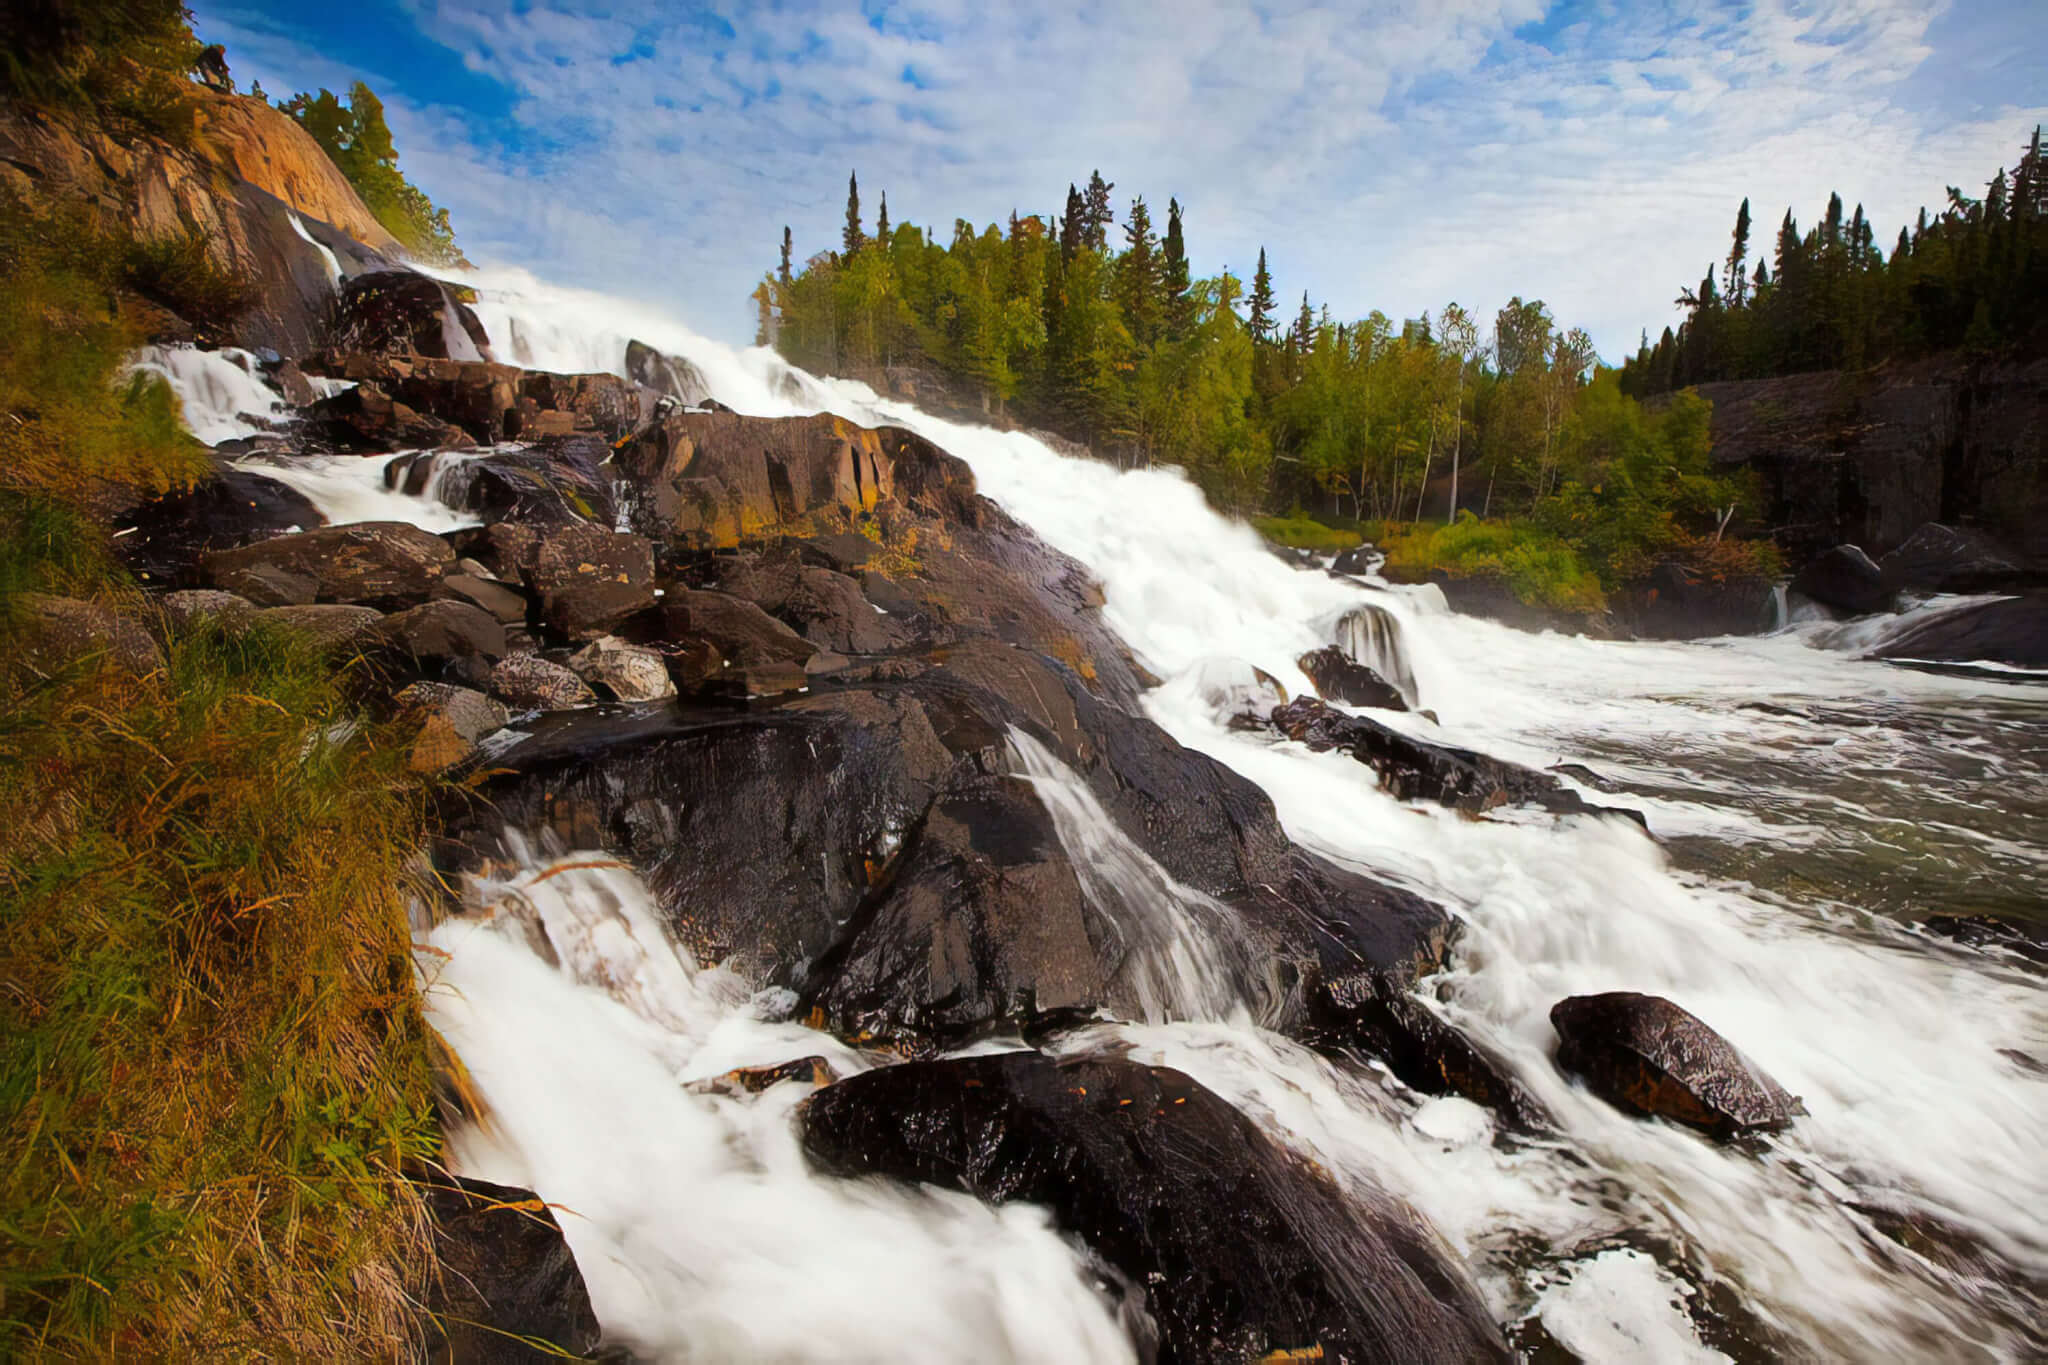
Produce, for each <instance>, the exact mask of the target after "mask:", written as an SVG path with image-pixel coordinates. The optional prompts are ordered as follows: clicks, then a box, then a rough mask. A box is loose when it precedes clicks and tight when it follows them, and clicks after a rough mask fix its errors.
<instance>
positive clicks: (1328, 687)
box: [1294, 645, 1408, 711]
mask: <svg viewBox="0 0 2048 1365" xmlns="http://www.w3.org/2000/svg"><path fill="white" fill-rule="evenodd" d="M1294 662H1295V664H1296V666H1297V667H1299V668H1300V669H1301V671H1302V672H1304V673H1306V674H1308V680H1309V681H1310V682H1312V683H1314V684H1315V686H1316V694H1317V695H1318V696H1320V697H1322V698H1323V699H1324V700H1325V701H1341V702H1343V703H1345V704H1346V705H1349V706H1374V707H1379V708H1380V709H1382V710H1386V711H1406V710H1407V709H1408V702H1407V699H1406V698H1404V697H1403V696H1402V695H1401V689H1400V688H1398V687H1395V686H1394V685H1393V684H1392V683H1390V682H1388V681H1387V680H1386V679H1385V678H1382V677H1381V676H1380V675H1379V674H1377V673H1375V672H1373V670H1372V669H1370V668H1368V667H1366V666H1365V665H1364V664H1362V663H1360V662H1358V660H1356V659H1354V658H1352V657H1351V656H1350V655H1349V654H1346V653H1345V652H1344V651H1343V650H1341V649H1339V648H1338V647H1337V646H1335V645H1324V646H1323V647H1322V648H1321V649H1314V650H1310V651H1309V652H1308V653H1306V654H1304V655H1302V656H1301V657H1300V658H1299V659H1296V660H1295V661H1294Z"/></svg>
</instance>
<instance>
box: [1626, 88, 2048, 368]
mask: <svg viewBox="0 0 2048 1365" xmlns="http://www.w3.org/2000/svg"><path fill="white" fill-rule="evenodd" d="M1749 227H1750V218H1749V201H1748V200H1744V201H1743V203H1742V207H1741V209H1740V210H1738V212H1737V215H1736V224H1735V231H1734V234H1733V237H1732V241H1733V245H1732V247H1731V249H1730V252H1729V255H1728V259H1727V260H1726V261H1725V262H1723V263H1722V265H1721V282H1720V284H1719V285H1718V287H1717V285H1716V282H1715V276H1714V272H1713V271H1711V270H1710V271H1709V272H1708V273H1707V276H1706V278H1704V279H1703V280H1701V281H1700V284H1699V285H1698V287H1696V288H1688V289H1686V290H1684V291H1682V292H1681V293H1680V295H1679V302H1680V303H1681V304H1682V305H1684V306H1685V308H1686V309H1687V312H1688V317H1687V321H1686V322H1685V324H1684V325H1683V326H1681V327H1680V328H1678V330H1677V331H1676V332H1673V331H1670V330H1668V329H1667V330H1666V331H1665V333H1664V335H1663V337H1661V338H1660V339H1659V340H1658V342H1657V343H1656V345H1654V346H1651V345H1648V344H1645V345H1644V346H1643V347H1642V348H1641V349H1640V350H1639V351H1638V352H1637V353H1636V355H1635V356H1634V357H1633V358H1632V359H1630V360H1629V361H1628V362H1627V363H1626V364H1625V365H1624V366H1623V370H1622V386H1623V391H1624V392H1627V393H1630V394H1634V395H1637V396H1642V395H1648V394H1657V393H1664V392H1668V391H1670V390H1672V389H1676V388H1682V387H1684V386H1686V385H1688V384H1703V383H1708V382H1710V381H1714V380H1723V379H1750V378H1759V377H1763V376H1768V375H1779V374H1795V373H1799V372H1801V371H1807V370H1825V369H1835V368H1841V367H1847V368H1857V367H1861V366H1865V365H1872V364H1876V363H1879V362H1881V361H1884V360H1886V359H1907V358H1911V357H1914V356H1920V355H1926V354H1929V353H1931V352H1934V351H1942V350H1950V349H1955V348H1962V349H1965V350H1970V351H1978V352H1989V351H1998V350H2005V349H2010V348H2012V347H2016V346H2030V345H2031V346H2036V347H2038V346H2040V345H2042V344H2043V343H2044V341H2048V330H2044V329H2048V324H2044V321H2043V320H2044V319H2048V155H2044V154H2043V151H2042V146H2041V130H2040V129H2039V128H2036V129H2035V130H2034V134H2033V137H2032V139H2031V140H2030V141H2029V142H2028V144H2027V145H2026V147H2025V148H2024V149H2023V150H2022V151H2021V153H2020V157H2019V163H2018V166H2017V169H2016V170H2015V171H2014V173H2013V175H2012V176H2011V177H2010V178H2009V179H2008V177H2007V175H2006V173H2005V171H2004V170H2000V171H1999V172H1998V174H1997V175H1995V176H1994V177H1992V179H1991V181H1990V183H1989V184H1988V185H1987V186H1986V189H1985V194H1984V197H1983V198H1981V199H1972V198H1970V197H1969V196H1967V195H1965V194H1963V193H1962V192H1961V191H1960V190H1958V189H1956V188H1954V187H1951V188H1950V189H1949V197H1948V206H1947V208H1946V209H1944V210H1943V211H1942V212H1941V213H1939V214H1936V215H1934V216H1932V217H1930V216H1929V215H1928V212H1927V210H1925V209H1922V210H1921V212H1920V219H1919V222H1918V224H1917V225H1915V226H1913V227H1911V228H1901V229H1900V230H1899V235H1898V241H1897V245H1896V246H1895V247H1894V248H1893V250H1892V254H1891V256H1890V257H1889V258H1887V257H1886V256H1885V255H1884V253H1883V252H1882V251H1881V250H1880V249H1879V248H1878V246H1877V244H1876V230H1875V228H1874V226H1873V225H1872V224H1871V223H1870V222H1869V220H1868V219H1866V218H1865V217H1864V214H1863V206H1862V205H1860V204H1859V205H1857V206H1856V209H1855V211H1854V212H1853V213H1852V214H1850V215H1849V216H1848V218H1847V220H1846V221H1844V215H1843V210H1842V200H1841V196H1840V195H1835V196H1833V197H1832V198H1831V199H1830V201H1829V204H1828V211H1827V213H1826V215H1825V216H1824V217H1823V218H1822V220H1821V222H1820V223H1819V224H1818V225H1817V226H1815V227H1813V228H1810V229H1809V230H1807V231H1806V232H1805V233H1804V234H1802V233H1801V232H1800V231H1799V227H1798V224H1797V223H1796V222H1794V221H1793V218H1792V214H1791V211H1790V210H1787V211H1786V213H1785V217H1784V220H1783V222H1782V223H1781V224H1780V225H1779V228H1778V233H1777V239H1776V244H1775V248H1774V259H1773V261H1772V262H1771V263H1769V264H1768V265H1767V264H1766V263H1765V262H1764V261H1762V260H1759V261H1758V262H1757V268H1756V272H1755V274H1754V275H1746V274H1745V262H1746V259H1747V252H1748V246H1749ZM1645 340H1646V343H1647V338H1646V339H1645Z"/></svg>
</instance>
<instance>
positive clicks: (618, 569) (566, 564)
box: [518, 524, 655, 642]
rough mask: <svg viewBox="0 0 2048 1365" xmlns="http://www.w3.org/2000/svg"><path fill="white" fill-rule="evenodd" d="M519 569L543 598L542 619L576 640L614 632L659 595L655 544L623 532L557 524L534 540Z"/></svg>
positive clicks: (589, 638)
mask: <svg viewBox="0 0 2048 1365" xmlns="http://www.w3.org/2000/svg"><path fill="white" fill-rule="evenodd" d="M518 568H519V572H520V574H521V576H522V577H523V578H524V579H525V581H526V586H527V587H528V588H530V589H531V590H532V591H533V593H534V594H535V596H537V597H538V598H539V599H540V616H541V619H542V620H543V621H544V622H546V623H547V625H548V626H549V627H550V628H551V629H553V630H554V631H556V632H557V633H558V634H560V635H562V636H564V637H566V638H567V639H570V640H574V641H579V642H580V641H585V640H594V639H596V638H597V637H598V636H600V635H605V634H608V633H610V631H611V629H612V627H614V626H616V625H617V624H618V623H619V622H621V621H623V620H625V619H626V618H627V617H628V616H631V615H632V614H633V613H634V612H637V611H639V610H641V609H642V608H645V607H648V606H651V605H653V603H654V600H655V597H654V547H653V546H652V545H650V544H649V543H648V542H647V540H646V539H645V538H644V537H641V536H635V535H628V534H626V533H624V532H620V531H607V530H605V529H603V528H602V527H597V526H588V525H581V524H577V525H569V526H560V527H555V528H553V529H551V530H550V531H548V533H547V534H546V535H545V536H541V537H537V538H535V539H534V540H532V541H530V542H528V548H527V549H526V550H525V551H524V552H523V553H522V554H521V555H520V556H519V564H518Z"/></svg>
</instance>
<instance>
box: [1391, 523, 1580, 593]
mask: <svg viewBox="0 0 2048 1365" xmlns="http://www.w3.org/2000/svg"><path fill="white" fill-rule="evenodd" d="M1377 543H1378V544H1379V545H1380V547H1381V548H1382V549H1383V550H1385V551H1386V555H1387V565H1386V568H1387V572H1388V574H1389V575H1390V576H1392V577H1394V578H1396V579H1406V580H1408V581H1412V582H1419V581H1421V580H1423V579H1425V578H1427V577H1428V576H1429V572H1430V570H1432V569H1441V570H1443V571H1444V572H1445V573H1448V574H1450V575H1451V576H1452V577H1453V578H1499V579H1502V580H1504V581H1505V582H1506V583H1507V585H1508V587H1509V588H1510V589H1511V590H1512V591H1513V592H1514V594H1515V596H1516V597H1518V598H1520V599H1521V600H1522V601H1524V602H1528V603H1530V604H1532V605H1536V606H1544V607H1551V608H1554V609H1556V610H1558V611H1570V612H1583V613H1592V612H1601V611H1605V610H1606V609H1607V596H1606V594H1605V592H1603V591H1602V590H1601V586H1600V579H1599V577H1598V575H1596V574H1594V573H1593V572H1591V571H1590V570H1588V569H1587V568H1586V566H1585V564H1584V563H1583V562H1582V561H1581V560H1580V558H1579V556H1578V553H1577V551H1575V550H1573V549H1572V547H1571V546H1570V545H1568V544H1566V543H1565V542H1564V541H1562V540H1559V539H1558V538H1557V537H1555V536H1552V535H1548V534H1546V533H1545V532H1543V531H1540V530H1537V529H1535V528H1533V527H1528V526H1522V525H1518V524H1513V523H1509V522H1505V521H1481V520H1479V518H1477V517H1475V516H1473V515H1472V514H1471V513H1470V512H1465V513H1462V514H1461V515H1460V516H1459V518H1458V520H1457V521H1456V522H1454V523H1452V524H1451V525H1449V526H1425V525H1416V526H1410V527H1405V528H1389V527H1385V526H1383V527H1382V528H1381V536H1380V538H1379V540H1378V542H1377Z"/></svg>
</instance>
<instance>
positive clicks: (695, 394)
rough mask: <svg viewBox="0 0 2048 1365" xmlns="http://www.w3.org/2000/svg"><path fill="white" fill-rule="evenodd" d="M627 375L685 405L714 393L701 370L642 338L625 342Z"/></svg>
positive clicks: (636, 381)
mask: <svg viewBox="0 0 2048 1365" xmlns="http://www.w3.org/2000/svg"><path fill="white" fill-rule="evenodd" d="M626 377H627V378H628V379H631V380H632V381H633V382H634V383H636V384H639V385H642V386H643V387H645V388H649V389H652V390H654V391H655V392H656V393H658V394H660V395H661V396H662V397H664V398H671V399H674V400H675V401H676V402H678V403H681V404H682V405H683V406H685V407H694V406H695V405H697V404H699V403H701V402H703V401H704V400H705V399H707V398H709V397H710V396H711V384H710V382H709V381H707V380H706V379H705V378H704V372H703V371H702V370H700V369H698V368H697V367H696V366H695V365H692V364H691V363H690V362H689V361H687V360H684V359H683V358H682V357H680V356H672V355H664V354H662V353H661V352H660V351H657V350H655V349H654V348H653V347H652V346H649V345H648V344H647V343H645V342H643V341H629V342H627V343H626Z"/></svg>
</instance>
